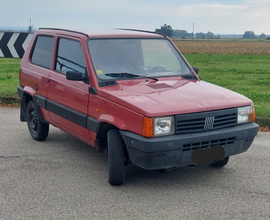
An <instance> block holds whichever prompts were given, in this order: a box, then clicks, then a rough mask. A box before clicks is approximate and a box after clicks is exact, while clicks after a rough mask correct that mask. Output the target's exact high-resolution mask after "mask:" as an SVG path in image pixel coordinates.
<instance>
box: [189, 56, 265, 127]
mask: <svg viewBox="0 0 270 220" xmlns="http://www.w3.org/2000/svg"><path fill="white" fill-rule="evenodd" d="M185 57H186V58H187V60H188V61H189V63H190V64H191V65H192V66H198V67H199V76H200V77H201V79H202V80H204V81H207V82H210V83H213V84H216V85H219V86H222V87H225V88H227V89H230V90H233V91H235V92H237V93H240V94H243V95H244V96H246V97H248V98H250V99H251V100H252V101H253V102H254V106H255V112H256V117H257V118H260V119H261V123H262V124H263V125H268V126H269V122H267V120H264V119H266V118H268V119H270V62H269V60H270V56H268V55H216V54H211V53H210V54H207V55H206V54H204V55H203V54H185Z"/></svg>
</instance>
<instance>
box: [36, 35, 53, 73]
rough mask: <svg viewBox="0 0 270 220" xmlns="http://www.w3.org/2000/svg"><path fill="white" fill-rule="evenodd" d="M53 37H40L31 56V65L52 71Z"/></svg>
mask: <svg viewBox="0 0 270 220" xmlns="http://www.w3.org/2000/svg"><path fill="white" fill-rule="evenodd" d="M53 41H54V38H53V37H52V36H38V37H37V40H36V43H35V47H34V50H33V53H32V56H31V63H33V64H36V65H38V66H42V67H45V68H48V69H50V68H51V63H52V53H53Z"/></svg>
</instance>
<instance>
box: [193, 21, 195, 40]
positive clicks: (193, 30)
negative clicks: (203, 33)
mask: <svg viewBox="0 0 270 220" xmlns="http://www.w3.org/2000/svg"><path fill="white" fill-rule="evenodd" d="M194 26H195V23H194V22H193V32H192V41H193V36H194Z"/></svg>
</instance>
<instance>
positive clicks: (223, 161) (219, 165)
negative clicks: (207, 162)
mask: <svg viewBox="0 0 270 220" xmlns="http://www.w3.org/2000/svg"><path fill="white" fill-rule="evenodd" d="M228 161H229V157H224V158H223V159H222V160H219V161H216V162H214V163H212V164H211V165H212V166H213V167H223V166H225V165H226V164H227V163H228Z"/></svg>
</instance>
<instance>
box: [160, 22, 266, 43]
mask: <svg viewBox="0 0 270 220" xmlns="http://www.w3.org/2000/svg"><path fill="white" fill-rule="evenodd" d="M155 32H158V33H163V34H166V35H167V36H168V37H181V38H192V37H196V38H202V39H204V38H208V39H213V38H220V35H219V34H218V35H215V34H214V33H213V32H210V31H208V32H207V33H203V32H198V33H188V32H187V31H186V30H178V29H176V30H173V29H172V27H171V25H167V24H164V25H162V26H161V27H160V28H157V29H156V30H155ZM242 38H247V39H254V38H261V39H268V40H270V37H267V36H266V35H265V34H264V33H262V34H261V35H260V36H257V35H255V33H254V32H253V31H246V32H245V33H244V34H243V37H242Z"/></svg>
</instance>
